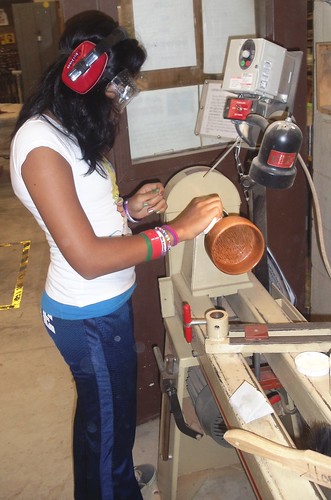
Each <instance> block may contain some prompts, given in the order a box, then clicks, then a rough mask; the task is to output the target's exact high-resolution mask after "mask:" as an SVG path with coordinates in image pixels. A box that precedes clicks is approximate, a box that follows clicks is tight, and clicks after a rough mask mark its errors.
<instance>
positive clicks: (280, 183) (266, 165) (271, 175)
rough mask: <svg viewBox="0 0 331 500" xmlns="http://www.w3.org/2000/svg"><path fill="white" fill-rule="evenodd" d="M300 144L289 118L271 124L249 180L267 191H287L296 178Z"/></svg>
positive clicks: (296, 130) (295, 128) (298, 130)
mask: <svg viewBox="0 0 331 500" xmlns="http://www.w3.org/2000/svg"><path fill="white" fill-rule="evenodd" d="M301 144H302V132H301V130H300V129H299V127H298V126H297V125H296V124H295V123H293V122H292V121H291V118H286V119H285V120H280V121H276V122H274V123H272V124H271V125H269V126H268V127H267V129H266V131H265V134H264V136H263V139H262V142H261V146H260V150H259V153H258V155H257V156H256V157H255V158H254V160H253V161H252V164H251V167H250V170H249V177H250V178H251V179H252V180H253V181H254V182H256V183H257V184H260V185H262V186H265V187H268V188H276V189H287V188H290V187H291V186H292V185H293V183H294V180H295V177H296V172H297V170H296V167H295V162H296V159H297V156H298V153H299V151H300V148H301Z"/></svg>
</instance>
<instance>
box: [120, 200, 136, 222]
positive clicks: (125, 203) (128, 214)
mask: <svg viewBox="0 0 331 500" xmlns="http://www.w3.org/2000/svg"><path fill="white" fill-rule="evenodd" d="M128 203H129V200H125V201H124V203H123V208H124V212H125V215H126V218H127V219H128V221H130V222H132V223H133V224H138V222H140V221H139V220H137V219H134V218H133V217H131V215H130V212H129V207H128Z"/></svg>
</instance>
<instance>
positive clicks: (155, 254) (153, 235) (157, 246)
mask: <svg viewBox="0 0 331 500" xmlns="http://www.w3.org/2000/svg"><path fill="white" fill-rule="evenodd" d="M140 234H143V235H145V236H146V237H147V238H148V239H149V240H150V242H151V246H152V259H153V260H154V259H159V258H160V257H163V255H164V254H165V251H164V244H163V242H162V239H160V235H159V234H158V232H157V231H156V230H155V229H147V230H146V231H143V232H142V233H140Z"/></svg>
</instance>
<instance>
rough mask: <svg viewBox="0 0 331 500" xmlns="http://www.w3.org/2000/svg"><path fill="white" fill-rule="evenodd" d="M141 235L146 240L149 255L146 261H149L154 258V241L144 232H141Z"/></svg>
mask: <svg viewBox="0 0 331 500" xmlns="http://www.w3.org/2000/svg"><path fill="white" fill-rule="evenodd" d="M139 236H141V237H142V238H144V240H145V242H146V245H147V255H146V259H145V261H146V262H147V261H149V260H152V254H153V248H152V242H151V240H150V239H149V237H148V236H147V235H146V234H144V233H140V234H139Z"/></svg>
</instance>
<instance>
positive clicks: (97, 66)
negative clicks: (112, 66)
mask: <svg viewBox="0 0 331 500" xmlns="http://www.w3.org/2000/svg"><path fill="white" fill-rule="evenodd" d="M94 48H95V44H94V43H93V42H89V41H88V40H87V41H85V42H82V43H81V44H80V45H78V47H76V49H75V50H74V51H73V52H72V53H71V54H70V56H69V57H68V59H67V61H66V63H65V65H64V68H63V71H62V81H63V83H65V85H67V86H68V87H69V88H70V89H71V90H73V91H74V92H77V93H78V94H86V93H87V92H88V91H89V90H91V89H92V87H94V85H95V84H96V83H97V82H98V81H99V80H100V78H101V76H102V74H103V72H104V70H105V67H106V65H107V61H108V55H107V54H106V53H105V52H104V53H103V54H100V55H97V54H95V55H93V51H94ZM89 55H90V59H91V62H89V61H88V57H89ZM93 59H94V60H93Z"/></svg>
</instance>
